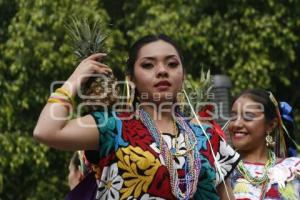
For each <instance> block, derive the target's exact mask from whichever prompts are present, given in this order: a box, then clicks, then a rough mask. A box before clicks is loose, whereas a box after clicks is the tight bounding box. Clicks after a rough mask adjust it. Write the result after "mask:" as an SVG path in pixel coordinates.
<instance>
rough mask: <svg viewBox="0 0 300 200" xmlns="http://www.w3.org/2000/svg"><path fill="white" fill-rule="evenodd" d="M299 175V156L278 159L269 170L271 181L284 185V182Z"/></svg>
mask: <svg viewBox="0 0 300 200" xmlns="http://www.w3.org/2000/svg"><path fill="white" fill-rule="evenodd" d="M299 175H300V158H298V157H289V158H285V159H282V160H280V161H279V162H277V163H276V164H275V165H274V166H273V167H271V168H270V170H269V178H270V181H271V182H274V183H278V184H279V185H285V183H286V182H289V181H292V180H294V179H297V178H298V177H299Z"/></svg>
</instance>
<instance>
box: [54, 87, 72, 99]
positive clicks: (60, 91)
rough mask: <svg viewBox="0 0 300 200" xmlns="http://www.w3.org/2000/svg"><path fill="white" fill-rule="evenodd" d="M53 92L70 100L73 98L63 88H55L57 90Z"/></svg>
mask: <svg viewBox="0 0 300 200" xmlns="http://www.w3.org/2000/svg"><path fill="white" fill-rule="evenodd" d="M55 92H57V93H60V94H63V95H66V96H67V97H69V98H70V99H72V98H73V97H72V95H71V93H70V92H69V91H68V90H66V89H64V88H57V89H56V90H55Z"/></svg>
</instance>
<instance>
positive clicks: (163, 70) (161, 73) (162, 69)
mask: <svg viewBox="0 0 300 200" xmlns="http://www.w3.org/2000/svg"><path fill="white" fill-rule="evenodd" d="M156 76H157V77H168V76H169V72H168V70H167V67H166V66H165V65H164V64H163V63H158V65H157V70H156Z"/></svg>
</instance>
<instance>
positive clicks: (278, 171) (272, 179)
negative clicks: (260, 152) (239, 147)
mask: <svg viewBox="0 0 300 200" xmlns="http://www.w3.org/2000/svg"><path fill="white" fill-rule="evenodd" d="M298 163H300V159H299V158H296V157H290V158H286V159H284V160H282V161H280V162H278V163H276V165H274V166H273V167H271V168H270V169H269V171H268V177H269V182H268V184H267V186H266V194H265V199H270V200H271V199H282V200H293V199H300V194H299V191H300V180H299V177H298V168H299V166H298ZM245 166H246V167H247V169H248V171H249V172H250V173H251V174H253V175H258V174H262V171H263V167H264V165H260V164H251V163H246V165H245ZM231 180H232V187H233V191H234V195H235V197H236V199H247V198H249V199H259V195H260V194H261V186H256V185H252V184H251V183H249V182H248V181H246V180H245V179H244V178H243V177H242V176H241V175H240V174H239V172H238V171H237V170H234V173H233V175H232V176H231ZM241 183H242V184H243V185H241Z"/></svg>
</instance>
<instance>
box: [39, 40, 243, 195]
mask: <svg viewBox="0 0 300 200" xmlns="http://www.w3.org/2000/svg"><path fill="white" fill-rule="evenodd" d="M105 56H106V55H105V54H102V53H98V54H93V55H91V56H90V57H88V58H86V59H84V60H83V61H82V62H81V63H80V64H79V65H78V67H77V68H76V70H75V71H74V72H73V74H72V75H71V76H70V77H69V79H68V80H67V81H66V83H65V84H64V85H63V86H62V87H61V88H59V89H58V90H56V92H54V93H53V94H51V96H50V98H49V102H48V103H47V104H46V106H45V108H44V109H43V111H42V113H41V115H40V118H39V121H38V123H37V125H36V128H35V130H34V136H35V138H36V139H38V140H39V141H40V142H43V143H45V144H47V145H49V146H52V147H54V148H58V149H64V150H79V149H84V150H98V151H99V161H98V169H97V171H96V177H97V184H98V190H97V194H95V198H96V199H192V198H193V199H211V200H213V199H233V195H232V191H231V188H230V186H229V185H227V181H226V178H227V177H228V176H229V174H230V173H231V171H232V170H233V169H234V167H235V166H236V164H237V162H238V159H239V155H238V154H237V153H236V152H235V151H234V150H233V149H232V148H231V147H230V146H228V145H227V144H226V142H225V141H224V140H223V139H222V138H221V137H220V136H219V134H217V133H216V131H215V129H214V127H213V126H212V125H211V124H205V125H204V124H201V123H200V122H199V120H198V118H195V119H194V120H193V121H195V122H196V123H192V122H190V121H189V120H186V118H184V117H183V115H182V113H181V112H180V110H179V108H178V106H176V102H177V98H176V97H177V93H178V92H180V91H181V88H182V84H183V81H184V77H185V75H184V68H183V65H182V60H183V59H182V54H181V52H180V50H179V48H178V46H177V45H176V44H175V43H174V42H173V41H172V40H171V39H170V38H169V37H167V36H165V35H159V36H146V37H143V38H141V39H140V40H138V41H137V42H136V43H135V44H134V45H133V46H132V48H131V50H130V52H129V58H128V61H127V73H128V78H129V80H130V81H131V82H132V83H134V85H135V91H136V92H135V95H134V100H133V104H134V106H132V108H133V110H132V111H126V112H115V111H114V110H112V111H101V112H100V111H93V112H92V113H91V114H88V115H86V116H83V117H79V118H76V119H72V120H67V119H66V118H67V116H68V115H69V112H70V110H71V107H72V106H69V105H70V104H71V103H72V101H71V99H72V98H73V97H74V96H75V95H76V92H77V90H78V89H79V88H80V87H81V86H82V84H83V83H84V82H85V81H87V78H88V77H89V76H90V74H109V73H111V72H112V71H111V69H110V68H109V67H108V66H106V65H105V64H103V63H101V62H100V61H101V60H102V59H103V58H104V57H105ZM136 103H138V104H136ZM66 105H67V106H66ZM135 105H137V106H135ZM104 110H105V109H104ZM221 149H222V151H221Z"/></svg>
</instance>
